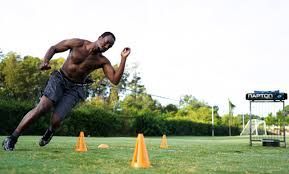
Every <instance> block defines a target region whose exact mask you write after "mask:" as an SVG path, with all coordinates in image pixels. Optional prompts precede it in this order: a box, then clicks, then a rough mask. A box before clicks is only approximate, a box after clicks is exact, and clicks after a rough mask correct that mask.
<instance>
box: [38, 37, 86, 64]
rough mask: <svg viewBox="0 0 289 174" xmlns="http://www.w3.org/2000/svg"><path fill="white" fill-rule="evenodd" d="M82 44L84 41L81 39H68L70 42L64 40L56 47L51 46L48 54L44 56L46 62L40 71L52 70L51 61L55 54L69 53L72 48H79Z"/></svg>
mask: <svg viewBox="0 0 289 174" xmlns="http://www.w3.org/2000/svg"><path fill="white" fill-rule="evenodd" d="M80 44H82V40H80V39H68V40H63V41H61V42H59V43H57V44H56V45H53V46H51V47H50V48H49V49H48V50H47V52H46V54H45V56H44V61H43V63H42V65H41V67H40V69H41V70H48V69H50V68H51V67H50V65H49V61H50V59H51V58H52V57H53V55H54V54H56V53H60V52H64V51H67V50H69V49H71V48H72V47H75V46H78V45H80Z"/></svg>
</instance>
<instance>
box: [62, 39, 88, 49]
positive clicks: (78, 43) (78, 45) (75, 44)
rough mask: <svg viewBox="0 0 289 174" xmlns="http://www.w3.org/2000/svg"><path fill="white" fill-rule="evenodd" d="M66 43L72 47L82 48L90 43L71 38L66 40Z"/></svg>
mask: <svg viewBox="0 0 289 174" xmlns="http://www.w3.org/2000/svg"><path fill="white" fill-rule="evenodd" d="M67 41H68V42H70V43H71V44H72V45H73V46H74V47H80V46H83V45H84V44H88V43H90V41H88V40H85V39H79V38H72V39H68V40H67Z"/></svg>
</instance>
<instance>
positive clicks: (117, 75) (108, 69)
mask: <svg viewBox="0 0 289 174" xmlns="http://www.w3.org/2000/svg"><path fill="white" fill-rule="evenodd" d="M129 54H130V48H128V47H126V48H124V49H123V51H122V52H121V61H120V64H119V67H118V69H117V70H116V71H115V70H114V69H113V67H112V66H111V64H110V62H109V61H108V62H107V63H106V64H104V65H103V72H104V74H105V76H106V77H107V78H108V79H109V80H110V81H111V83H113V84H114V85H117V84H118V83H119V81H120V79H121V77H122V74H123V71H124V67H125V62H126V58H127V56H128V55H129Z"/></svg>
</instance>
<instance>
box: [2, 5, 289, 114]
mask: <svg viewBox="0 0 289 174" xmlns="http://www.w3.org/2000/svg"><path fill="white" fill-rule="evenodd" d="M288 19H289V1H286V0H141V1H136V0H122V1H119V0H105V1H101V0H61V1H60V0H41V1H39V0H25V1H23V0H2V1H1V5H0V49H1V50H2V51H3V52H4V53H7V52H9V51H15V52H17V53H18V54H20V55H21V56H25V55H32V56H36V57H40V58H42V57H43V56H44V55H45V53H46V51H47V49H48V48H49V47H50V46H52V45H53V44H56V43H58V42H60V41H61V40H64V39H69V38H82V39H87V40H90V41H95V40H96V39H97V38H98V36H99V35H101V34H102V33H103V32H105V31H111V32H113V33H114V34H115V36H116V42H115V45H114V46H113V47H112V48H111V49H110V50H108V51H107V52H106V53H104V55H105V56H106V57H107V58H109V59H110V61H111V62H112V64H118V63H119V62H120V52H121V51H122V49H123V48H124V47H126V46H129V47H130V48H131V51H132V52H131V55H130V56H129V57H128V60H127V65H128V66H127V69H128V70H129V69H130V67H131V66H133V65H135V64H136V65H137V66H138V68H137V71H138V72H139V73H140V76H141V77H142V83H143V84H144V85H145V87H146V89H147V92H148V93H149V94H153V95H157V96H163V97H166V98H170V99H173V100H168V99H162V98H158V97H154V98H155V99H157V100H158V101H160V102H161V103H162V104H164V105H165V104H168V103H173V104H178V102H177V101H178V100H179V99H180V97H181V96H183V95H192V96H194V97H196V98H197V99H198V100H200V101H203V102H206V103H207V104H209V105H217V106H219V108H220V110H219V113H220V114H221V115H222V114H226V113H228V110H229V107H228V100H229V99H230V100H231V102H232V103H233V104H234V105H236V108H235V110H234V114H243V113H248V112H249V102H248V101H246V100H245V94H246V93H250V92H253V91H254V90H280V91H282V92H289V90H288V89H289V78H288V74H289V68H288V65H289V60H288V58H289V49H288V48H289V22H288ZM63 56H64V57H66V56H67V53H63V54H56V55H55V56H54V58H58V57H63Z"/></svg>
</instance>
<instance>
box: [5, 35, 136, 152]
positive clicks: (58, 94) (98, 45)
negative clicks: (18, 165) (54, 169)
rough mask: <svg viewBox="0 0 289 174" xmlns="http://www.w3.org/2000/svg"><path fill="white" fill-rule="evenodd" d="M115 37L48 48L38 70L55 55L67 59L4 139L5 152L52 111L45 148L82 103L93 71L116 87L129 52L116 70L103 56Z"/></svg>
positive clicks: (42, 142) (127, 51)
mask: <svg viewBox="0 0 289 174" xmlns="http://www.w3.org/2000/svg"><path fill="white" fill-rule="evenodd" d="M114 42H115V36H114V35H113V33H111V32H105V33H103V34H102V35H101V36H99V38H98V39H97V40H96V41H95V42H90V41H88V40H83V39H69V40H63V41H61V42H59V43H58V44H56V45H54V46H51V47H50V48H49V49H48V51H47V53H46V54H45V57H44V61H43V63H42V65H41V67H40V69H41V70H48V69H50V68H51V67H50V65H49V61H50V59H51V58H52V57H53V55H54V54H55V53H59V52H64V51H67V50H70V52H69V55H68V57H67V59H66V61H65V62H64V64H63V65H62V67H61V69H60V70H59V71H55V72H53V73H52V74H51V75H50V78H49V81H48V83H47V85H46V87H45V89H44V92H43V96H42V97H41V99H40V102H39V103H38V105H37V106H36V107H35V108H33V109H32V110H31V111H29V112H28V113H27V114H26V115H25V116H24V117H23V119H22V120H21V122H20V123H19V125H18V126H17V128H16V129H15V130H14V132H13V133H12V134H11V135H10V136H8V137H6V138H5V139H4V141H3V143H2V146H3V148H4V150H6V151H12V150H14V147H15V144H16V142H17V139H18V137H19V136H20V135H21V133H22V132H23V131H24V130H25V129H26V128H27V127H28V126H29V125H30V124H31V123H32V122H33V121H34V120H36V119H38V118H39V117H40V116H41V115H43V114H44V113H47V112H49V111H50V110H51V109H52V108H53V112H52V115H51V121H50V122H51V123H50V126H49V128H48V129H47V130H46V132H45V133H44V135H43V137H42V138H41V139H40V141H39V145H40V146H45V145H46V144H48V143H49V142H50V140H51V138H52V136H53V133H54V132H55V131H56V129H57V128H59V127H60V125H61V123H62V121H63V120H64V118H65V116H66V115H67V114H68V112H69V111H71V109H72V108H73V107H74V106H75V105H76V104H77V103H78V102H79V101H80V100H84V99H85V95H84V88H83V87H84V84H85V83H86V79H87V76H88V75H89V74H90V73H91V72H92V71H94V70H96V69H99V68H102V69H103V72H104V74H105V76H106V77H107V78H108V79H109V80H110V81H111V82H112V83H113V84H115V85H117V84H118V83H119V81H120V79H121V77H122V74H123V72H124V67H125V62H126V58H127V57H128V55H129V54H130V48H124V49H123V51H122V52H121V62H120V65H119V68H118V69H117V70H115V69H114V68H113V67H112V65H111V63H110V61H109V60H108V59H107V58H106V57H105V56H103V55H102V53H103V52H105V51H107V50H108V49H109V48H111V47H112V46H113V44H114Z"/></svg>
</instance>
